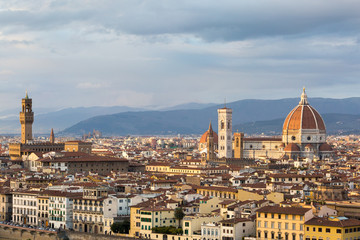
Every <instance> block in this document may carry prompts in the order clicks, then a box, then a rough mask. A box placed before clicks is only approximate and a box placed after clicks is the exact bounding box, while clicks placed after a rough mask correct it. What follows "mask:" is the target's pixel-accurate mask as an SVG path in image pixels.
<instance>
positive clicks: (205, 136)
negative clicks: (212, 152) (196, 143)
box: [200, 130, 218, 144]
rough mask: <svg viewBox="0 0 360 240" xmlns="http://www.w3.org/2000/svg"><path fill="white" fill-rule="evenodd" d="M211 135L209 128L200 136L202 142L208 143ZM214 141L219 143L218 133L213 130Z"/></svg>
mask: <svg viewBox="0 0 360 240" xmlns="http://www.w3.org/2000/svg"><path fill="white" fill-rule="evenodd" d="M208 136H209V130H207V131H206V132H205V133H204V134H203V135H202V136H201V138H200V143H206V142H207V138H208ZM213 137H214V143H216V144H217V143H218V135H217V133H216V132H214V131H213Z"/></svg>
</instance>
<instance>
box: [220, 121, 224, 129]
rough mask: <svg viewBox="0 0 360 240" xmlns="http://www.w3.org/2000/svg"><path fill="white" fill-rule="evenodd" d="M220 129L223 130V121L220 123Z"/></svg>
mask: <svg viewBox="0 0 360 240" xmlns="http://www.w3.org/2000/svg"><path fill="white" fill-rule="evenodd" d="M220 128H221V129H224V128H225V124H224V121H221V123H220Z"/></svg>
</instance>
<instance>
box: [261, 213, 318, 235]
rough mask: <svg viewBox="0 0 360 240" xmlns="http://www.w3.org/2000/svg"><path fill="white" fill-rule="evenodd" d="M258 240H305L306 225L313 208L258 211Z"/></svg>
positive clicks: (311, 216)
mask: <svg viewBox="0 0 360 240" xmlns="http://www.w3.org/2000/svg"><path fill="white" fill-rule="evenodd" d="M256 212H257V214H256V237H257V239H259V240H260V239H261V240H262V239H284V240H304V224H305V222H306V221H308V220H310V219H311V218H313V213H312V209H311V208H299V207H275V206H266V207H263V208H260V209H259V210H257V211H256Z"/></svg>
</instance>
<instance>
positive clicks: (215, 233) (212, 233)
mask: <svg viewBox="0 0 360 240" xmlns="http://www.w3.org/2000/svg"><path fill="white" fill-rule="evenodd" d="M202 233H203V235H209V236H218V235H219V233H218V230H217V229H211V228H203V232H202Z"/></svg>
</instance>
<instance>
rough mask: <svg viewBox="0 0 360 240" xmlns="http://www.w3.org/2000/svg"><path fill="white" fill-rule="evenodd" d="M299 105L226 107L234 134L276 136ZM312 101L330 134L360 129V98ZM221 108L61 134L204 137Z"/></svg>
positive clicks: (158, 114) (129, 115) (93, 123)
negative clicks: (196, 135) (239, 132)
mask: <svg viewBox="0 0 360 240" xmlns="http://www.w3.org/2000/svg"><path fill="white" fill-rule="evenodd" d="M298 102H299V99H298V98H287V99H280V100H240V101H236V102H232V103H228V104H227V107H229V108H232V109H233V125H234V127H233V131H236V130H237V129H238V130H239V131H244V132H246V133H261V132H264V133H272V134H276V133H279V132H281V128H282V122H283V121H284V119H285V117H286V116H287V114H288V113H289V112H290V111H291V109H292V108H294V107H295V106H296V105H297V104H298ZM309 102H310V104H311V105H312V106H313V107H314V108H315V109H317V110H318V111H319V112H320V113H321V114H322V115H323V116H324V120H325V123H326V124H327V130H328V132H330V133H331V132H351V131H357V130H359V129H360V124H357V123H358V122H357V120H356V119H357V115H360V98H346V99H329V98H313V99H309ZM220 107H223V105H215V106H210V107H206V108H203V109H196V110H195V109H190V110H170V111H139V112H123V113H117V114H111V115H103V116H96V117H92V118H89V119H87V120H83V121H80V122H79V123H77V124H75V125H73V126H71V127H69V128H67V129H65V130H64V131H63V132H62V134H71V135H81V134H83V133H87V132H91V131H92V130H93V129H97V130H100V131H101V132H102V133H103V134H105V135H128V134H131V135H157V134H178V133H181V134H201V133H203V132H204V131H206V129H207V126H208V123H209V121H210V120H211V121H212V122H213V126H214V129H215V130H216V131H217V109H218V108H220ZM330 113H331V114H330ZM325 114H326V115H325ZM328 114H329V115H328ZM274 119H276V120H274ZM341 126H342V127H341ZM256 129H258V130H256Z"/></svg>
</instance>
